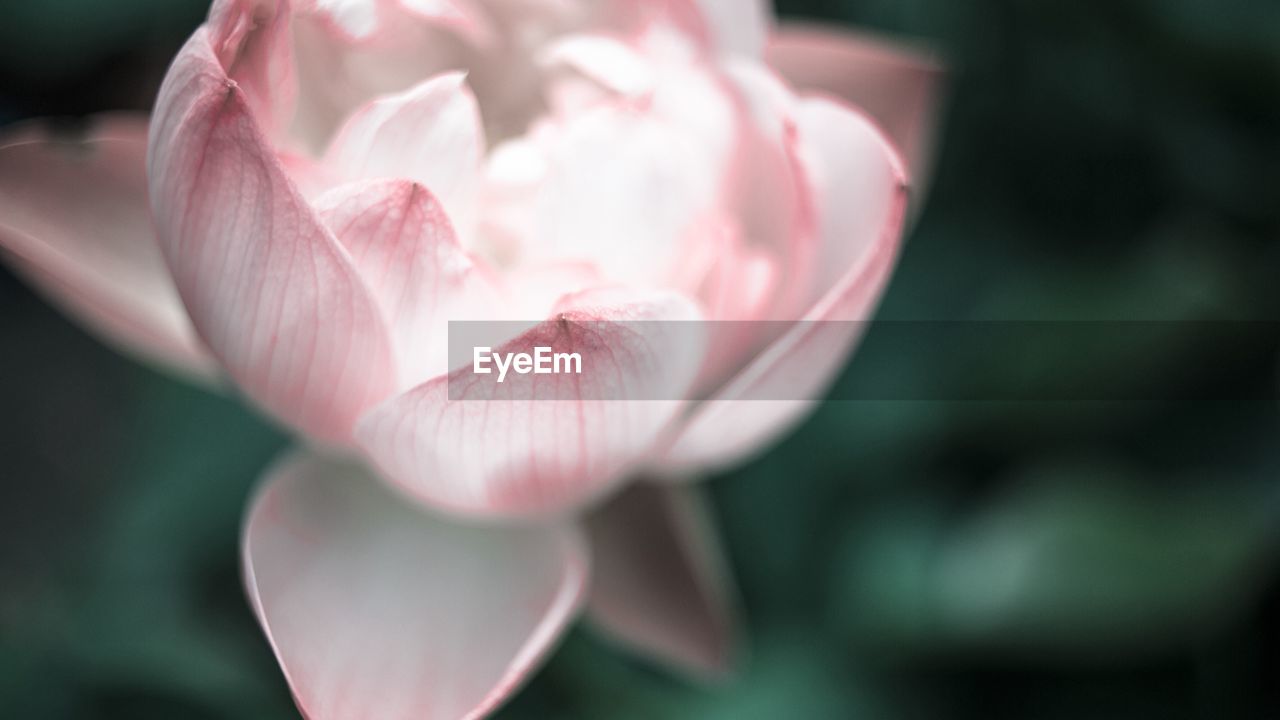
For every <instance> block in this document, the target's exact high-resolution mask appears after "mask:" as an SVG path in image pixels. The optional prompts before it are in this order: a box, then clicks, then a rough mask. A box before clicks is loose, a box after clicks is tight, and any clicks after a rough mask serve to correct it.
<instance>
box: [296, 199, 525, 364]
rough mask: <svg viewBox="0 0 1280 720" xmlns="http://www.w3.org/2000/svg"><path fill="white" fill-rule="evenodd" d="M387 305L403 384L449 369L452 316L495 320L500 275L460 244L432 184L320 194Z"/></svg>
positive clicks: (327, 218) (325, 213) (331, 221)
mask: <svg viewBox="0 0 1280 720" xmlns="http://www.w3.org/2000/svg"><path fill="white" fill-rule="evenodd" d="M316 208H317V210H318V211H319V212H320V217H321V219H322V220H324V222H325V224H326V225H328V227H329V229H330V230H332V231H333V233H334V234H335V235H337V237H338V240H339V242H341V243H342V244H343V246H344V247H346V249H347V252H349V253H350V254H351V259H352V261H353V262H354V263H355V267H356V269H357V270H358V271H359V272H360V274H361V276H362V277H363V278H364V282H365V285H366V287H368V288H369V291H370V292H371V293H372V294H373V297H374V299H375V300H377V302H378V304H379V306H380V307H381V308H382V312H383V317H384V318H386V321H387V325H388V327H389V328H390V330H391V336H392V340H393V341H394V343H395V345H396V356H397V358H398V359H399V363H398V367H399V377H400V381H399V387H400V388H401V389H408V388H410V387H413V386H414V385H417V384H419V383H421V382H423V381H425V380H428V379H430V378H433V377H437V376H439V375H443V374H444V373H445V372H447V371H448V369H449V368H448V355H447V352H446V351H447V342H448V339H449V338H448V329H449V322H450V321H460V320H488V319H492V318H493V317H495V316H496V315H497V309H498V306H499V303H500V296H499V293H498V290H497V288H496V287H495V286H494V285H493V277H492V276H491V274H490V273H489V272H488V271H486V270H485V269H484V268H482V267H481V266H478V265H477V264H476V262H475V261H474V260H473V259H472V258H471V257H470V256H468V255H467V253H466V252H465V251H464V250H463V249H462V247H461V246H460V245H459V244H458V239H457V237H456V236H455V235H454V231H453V226H452V225H451V224H450V222H449V218H448V217H446V216H445V212H444V209H443V208H442V207H441V206H440V202H439V201H437V200H436V198H435V196H434V195H432V194H431V191H429V190H427V189H426V188H424V187H423V186H421V185H419V184H417V183H415V182H412V181H409V180H374V181H369V182H360V183H353V184H351V185H346V186H343V187H340V188H337V189H335V190H333V191H331V192H329V193H328V194H326V195H325V196H323V197H321V198H319V199H318V200H317V201H316Z"/></svg>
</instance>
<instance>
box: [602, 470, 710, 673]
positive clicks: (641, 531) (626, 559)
mask: <svg viewBox="0 0 1280 720" xmlns="http://www.w3.org/2000/svg"><path fill="white" fill-rule="evenodd" d="M587 531H588V537H589V538H590V540H591V555H592V559H593V563H592V564H593V567H594V571H593V573H592V578H591V596H590V600H589V601H588V603H587V618H588V619H589V620H591V621H592V623H593V624H594V625H595V626H596V627H598V628H599V629H600V630H601V631H602V632H603V633H604V634H606V635H608V636H611V637H612V638H614V639H616V640H618V641H619V642H621V643H623V644H625V645H627V646H628V647H631V648H634V649H635V650H637V651H639V652H642V653H644V654H647V655H650V656H652V657H653V658H654V659H656V660H658V661H659V662H662V663H666V664H670V665H674V666H675V667H677V668H680V669H682V670H686V671H689V672H691V673H693V674H695V675H698V676H702V677H709V678H714V677H721V676H723V675H724V674H725V673H727V672H728V671H729V670H730V669H731V664H732V659H733V654H734V647H733V642H734V637H733V636H734V621H733V615H734V613H733V603H732V602H731V598H730V591H729V575H728V571H727V569H726V568H725V564H724V558H723V556H722V554H721V550H720V545H719V539H718V537H717V536H716V531H715V528H714V527H713V525H712V523H711V517H710V514H709V508H708V507H706V505H705V503H704V499H703V498H702V497H701V495H700V494H699V491H698V488H694V487H661V486H657V485H654V484H651V483H637V484H635V485H633V486H631V487H629V488H627V489H626V490H624V491H623V492H622V493H621V494H620V495H618V497H616V498H614V499H612V500H610V501H609V502H608V503H607V504H605V505H604V506H603V507H601V508H600V509H598V510H596V511H595V512H593V513H591V514H590V515H588V516H587Z"/></svg>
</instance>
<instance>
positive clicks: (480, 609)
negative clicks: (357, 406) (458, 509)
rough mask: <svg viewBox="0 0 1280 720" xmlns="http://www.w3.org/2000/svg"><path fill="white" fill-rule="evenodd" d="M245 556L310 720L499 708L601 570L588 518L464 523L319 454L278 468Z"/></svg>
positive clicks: (259, 502) (469, 714)
mask: <svg viewBox="0 0 1280 720" xmlns="http://www.w3.org/2000/svg"><path fill="white" fill-rule="evenodd" d="M243 562H244V573H245V582H246V585H247V587H248V591H249V597H250V600H251V601H252V604H253V608H254V611H255V612H256V614H257V616H258V620H259V622H260V623H261V624H262V627H263V629H264V630H265V631H266V634H267V638H268V639H269V640H270V642H271V646H272V649H273V650H274V651H275V654H276V658H277V660H279V662H280V665H281V667H282V668H283V670H284V673H285V676H286V677H287V679H288V681H289V686H290V688H291V689H292V690H293V694H294V698H295V699H296V701H297V703H298V706H299V709H300V710H301V711H302V713H303V714H304V715H305V716H306V717H307V718H309V720H365V719H367V718H377V719H378V720H431V719H433V718H438V719H440V720H456V719H457V718H477V717H481V716H483V715H486V714H488V713H489V712H491V711H493V710H494V709H495V708H496V707H497V706H498V705H499V704H501V703H502V702H503V700H505V699H506V698H507V697H509V696H510V695H511V694H512V693H513V692H514V691H515V690H516V688H517V687H518V686H519V685H520V684H521V683H522V682H523V681H524V680H525V679H526V678H527V676H528V675H529V673H530V672H532V671H533V670H534V669H535V668H536V667H537V666H538V664H539V663H540V662H541V660H542V657H543V656H544V655H545V654H546V653H547V652H548V651H549V650H550V648H551V647H552V646H553V645H554V644H555V641H556V639H557V638H558V636H559V635H560V634H561V632H562V631H563V630H564V628H565V627H566V626H567V625H568V624H569V623H570V622H571V621H572V619H573V617H574V615H575V613H576V611H577V608H578V606H579V604H580V602H581V599H582V596H583V595H584V594H585V585H586V579H587V571H588V556H587V552H586V549H585V543H583V542H582V541H581V538H580V537H579V534H578V533H577V532H575V531H574V530H573V529H572V528H569V527H559V526H554V525H551V526H545V527H525V528H518V527H501V528H499V527H479V526H467V525H459V524H455V523H454V522H452V521H447V520H445V519H443V518H438V517H435V516H432V515H429V514H426V513H424V512H422V511H421V509H420V508H416V507H414V506H413V505H412V504H411V503H406V502H404V501H403V500H401V499H400V498H398V497H396V496H395V495H394V494H393V493H391V492H389V491H388V490H387V489H386V488H384V487H382V486H381V485H380V484H379V483H378V482H377V481H376V480H375V479H373V478H372V477H370V476H368V474H367V473H365V472H364V471H363V470H361V469H359V468H355V467H348V466H343V465H337V464H333V463H329V462H326V461H324V460H321V459H319V458H318V457H315V456H308V455H298V456H294V457H292V458H290V459H288V460H286V461H285V462H283V463H281V464H280V465H279V466H277V467H276V468H275V469H274V470H273V471H272V472H271V473H270V474H269V475H268V477H267V478H266V481H265V483H264V486H263V487H262V489H261V490H260V491H259V493H258V495H257V497H256V498H255V499H254V501H253V504H252V506H251V508H250V510H249V514H248V517H247V520H246V523H245V529H244V538H243Z"/></svg>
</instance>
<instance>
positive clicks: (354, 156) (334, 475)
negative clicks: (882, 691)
mask: <svg viewBox="0 0 1280 720" xmlns="http://www.w3.org/2000/svg"><path fill="white" fill-rule="evenodd" d="M766 5H767V3H765V2H762V1H750V0H748V1H744V0H650V1H646V0H309V1H308V0H292V1H290V0H218V1H217V2H215V3H214V6H213V8H212V10H211V12H210V15H209V17H208V20H207V21H206V22H205V23H204V24H203V25H202V26H201V27H200V28H199V29H198V30H197V31H196V32H195V34H194V35H193V36H192V37H191V38H190V39H189V40H188V42H187V43H186V45H185V46H184V47H183V48H182V50H181V51H180V53H179V54H178V56H177V58H176V59H175V60H174V61H173V64H172V66H171V67H170V69H169V71H168V74H167V76H166V78H165V80H164V83H163V86H162V88H161V89H160V92H159V97H158V99H157V102H156V106H155V110H154V112H153V114H152V115H151V117H150V118H149V120H148V119H144V118H137V117H131V116H122V115H121V116H104V117H101V118H97V120H96V122H95V123H94V126H93V128H92V131H91V132H90V133H89V134H88V136H87V137H86V138H83V139H81V140H78V141H71V140H68V139H65V138H63V139H58V138H54V137H52V136H50V135H49V134H47V133H45V132H44V131H42V130H41V129H40V127H39V126H25V127H20V128H16V129H10V130H9V132H8V135H7V138H6V140H5V141H4V142H3V149H2V150H0V212H2V216H0V239H2V241H3V247H4V248H5V250H6V251H7V253H6V254H7V257H8V258H9V259H10V260H11V261H12V263H13V265H14V267H15V268H17V269H18V270H19V271H20V272H21V273H22V274H24V275H25V276H26V277H28V278H29V279H30V281H31V282H32V283H33V284H34V285H35V286H36V287H37V288H39V289H40V290H41V291H43V292H44V293H45V294H46V295H47V297H48V298H49V299H50V300H51V301H52V302H54V303H56V304H58V305H59V306H61V307H62V308H63V309H65V310H66V311H67V312H68V313H69V314H70V315H71V316H73V317H75V318H78V319H79V320H81V321H83V322H84V323H85V324H86V325H87V326H88V327H89V328H90V329H91V330H92V331H94V332H95V333H97V334H99V335H100V336H101V337H103V338H105V339H106V340H107V341H108V342H111V343H113V344H115V345H117V346H118V347H120V348H122V349H124V350H126V351H128V352H132V353H135V354H137V355H139V356H141V357H143V358H146V359H148V360H151V361H155V362H158V363H160V364H162V365H164V366H165V367H168V368H170V369H173V370H175V371H177V372H179V373H181V374H183V375H184V376H186V377H189V378H193V379H195V380H197V381H199V382H205V383H207V384H209V385H210V386H211V387H221V386H230V387H233V388H234V389H236V390H237V391H238V392H240V393H241V394H243V396H244V397H246V398H247V399H248V400H249V401H251V402H252V403H254V404H255V405H257V406H258V407H260V408H261V409H262V410H263V411H264V412H266V413H267V414H269V415H270V416H272V417H273V418H275V419H276V420H278V421H279V422H280V423H281V424H282V425H284V426H286V427H287V428H289V429H291V430H292V431H294V432H295V433H296V435H297V436H298V437H299V438H300V439H301V441H302V444H303V446H304V447H305V448H307V449H302V450H298V451H296V452H295V453H294V454H293V455H291V456H289V457H288V458H285V459H284V460H282V461H281V462H280V463H279V464H278V465H277V466H276V467H275V468H273V469H271V470H270V471H269V472H268V473H267V474H266V477H265V479H264V480H263V483H262V485H261V489H260V490H259V492H258V493H257V495H256V498H255V499H254V500H253V502H252V504H251V507H250V509H249V512H248V515H247V519H246V523H245V529H244V537H243V563H244V573H245V578H246V583H247V588H248V592H249V596H250V598H251V601H252V605H253V608H254V610H255V612H256V613H257V616H258V618H259V620H260V621H261V624H262V626H263V628H264V630H265V632H266V634H267V636H268V638H269V640H270V642H271V645H272V647H273V648H274V650H275V653H276V656H277V658H278V659H279V662H280V665H281V667H282V668H283V670H284V673H285V675H286V677H287V679H288V682H289V685H290V687H291V689H292V691H293V693H294V695H295V697H296V699H297V703H298V706H299V708H300V709H301V711H302V712H303V714H304V715H305V716H307V717H309V718H312V719H313V720H329V719H333V718H337V719H348V718H379V719H380V720H396V719H398V718H457V717H478V716H481V715H484V714H486V713H487V712H489V711H491V710H493V709H494V708H495V707H496V706H498V705H499V704H500V703H501V702H502V701H503V699H504V698H506V697H508V696H509V695H510V694H511V693H512V692H513V690H514V689H515V688H516V687H517V686H518V685H519V684H520V683H521V681H522V680H523V679H524V678H525V677H526V676H527V675H528V673H529V672H530V671H531V670H532V669H534V668H535V667H536V666H537V665H538V664H539V662H540V660H541V659H542V658H543V656H544V655H545V654H546V653H547V652H548V650H549V649H550V648H551V647H552V646H553V645H554V643H555V641H556V639H557V638H558V637H559V636H560V635H561V634H562V632H563V631H564V630H565V628H566V626H567V625H569V624H570V623H571V622H572V621H573V620H574V618H575V617H577V616H578V615H579V613H580V612H585V614H586V615H587V617H588V618H589V619H590V620H591V621H592V622H593V623H594V624H595V625H596V626H597V627H598V628H600V629H601V630H602V631H603V632H604V633H606V634H608V635H610V636H612V637H614V638H615V639H617V640H618V641H619V642H621V643H623V644H626V645H629V646H632V647H634V648H636V649H637V650H640V651H644V652H647V653H649V654H650V655H652V656H654V657H656V658H658V659H659V660H662V661H665V662H667V663H669V664H671V665H674V666H676V667H680V668H684V669H687V670H690V671H693V672H695V673H701V674H704V675H716V674H719V673H722V672H724V671H725V670H726V668H727V666H728V664H729V661H730V659H731V656H732V654H733V652H732V643H731V626H732V623H731V621H730V616H731V612H730V611H731V605H732V603H731V602H730V596H731V593H730V592H729V590H728V589H727V584H726V580H727V578H726V577H725V573H724V571H723V568H722V564H721V561H720V559H719V555H718V550H717V548H716V546H715V541H714V533H713V532H712V531H711V529H710V526H709V519H708V517H707V515H706V512H705V508H703V507H702V506H701V505H700V502H699V500H698V497H697V495H696V494H695V492H696V491H695V489H694V488H693V487H691V486H690V485H689V484H688V483H687V482H686V481H687V480H689V479H692V478H696V477H698V476H699V475H700V473H701V472H702V471H704V470H705V469H706V468H709V467H715V466H721V465H725V464H728V463H732V462H736V461H740V460H741V459H742V458H744V457H746V456H748V455H749V454H750V453H752V452H756V451H759V450H760V449H762V448H764V447H766V446H767V444H768V443H769V441H770V440H772V439H773V438H775V437H777V436H778V435H780V434H781V433H783V432H784V431H785V430H786V429H788V428H789V427H791V426H793V425H794V424H795V422H796V421H797V420H799V419H800V418H802V417H803V416H804V414H805V411H806V410H807V408H809V407H810V406H811V405H812V403H813V402H814V401H815V399H816V398H818V397H820V394H821V392H822V390H823V389H824V388H825V387H826V385H827V384H828V383H829V382H830V381H831V379H832V377H833V375H834V374H835V373H836V372H837V371H838V369H839V368H840V367H841V366H842V364H843V363H844V362H845V360H846V357H847V354H848V353H849V352H850V351H851V349H852V346H853V344H854V342H855V341H856V337H855V334H856V333H855V325H853V324H850V323H820V322H818V323H803V324H795V325H794V326H793V327H791V328H790V329H788V330H785V331H783V332H770V331H766V330H763V329H762V330H761V331H760V332H758V333H756V334H754V335H753V334H752V333H751V332H746V333H741V332H740V333H736V334H734V336H733V337H717V336H713V335H712V334H711V332H710V331H708V335H707V336H706V337H702V338H701V341H700V342H697V343H691V342H687V341H681V342H675V341H673V340H672V338H671V337H668V336H666V335H664V334H663V333H661V332H632V331H629V330H628V331H625V332H624V331H609V330H608V329H607V328H608V327H610V326H609V325H608V324H607V323H608V322H611V321H627V322H629V321H632V320H681V321H699V320H797V319H805V320H816V321H822V320H860V319H864V318H867V317H868V316H869V315H870V313H871V312H872V311H873V307H874V304H875V302H876V301H877V299H878V297H879V296H880V294H881V293H882V291H883V289H884V287H885V285H886V283H887V282H888V279H889V276H890V272H891V269H892V266H893V263H894V260H895V257H896V254H897V249H898V246H899V241H900V237H901V235H902V232H903V226H904V224H905V223H906V222H907V218H908V215H909V202H908V197H907V196H908V187H909V186H910V185H913V184H914V185H916V186H917V187H918V186H919V185H920V184H921V182H920V181H921V179H922V178H923V177H924V175H925V173H926V171H927V163H928V157H929V148H928V144H929V140H930V131H931V128H930V121H931V117H932V103H933V101H934V91H935V89H936V84H937V71H936V69H935V68H934V66H933V65H932V64H931V63H930V62H929V61H928V60H927V58H924V57H922V56H920V55H917V54H914V53H911V52H907V51H902V50H896V49H893V48H891V47H889V46H887V45H884V44H881V43H879V42H877V41H869V40H865V39H860V38H856V37H852V36H848V35H844V34H841V33H838V32H834V31H826V30H820V29H812V28H809V29H805V28H799V29H786V28H783V29H775V28H774V26H773V20H772V17H771V12H770V10H769V8H768V7H767V6H766ZM458 319H470V320H499V319H517V320H533V321H542V324H540V325H534V326H533V327H532V328H531V330H530V331H529V333H527V334H525V335H521V336H518V337H514V338H511V339H510V340H509V343H508V347H510V348H515V349H519V348H522V347H527V346H528V344H529V343H531V342H535V341H536V338H537V337H538V335H539V333H557V332H559V333H563V332H570V333H572V331H573V328H575V327H582V326H584V324H585V323H592V322H596V321H604V322H605V323H606V324H605V325H602V326H600V327H604V328H606V329H604V330H602V331H599V332H595V333H594V334H593V341H592V342H590V343H583V344H582V345H581V349H582V352H583V353H584V354H585V355H586V360H585V361H586V363H587V364H588V365H591V366H592V367H595V368H604V369H606V370H607V371H608V376H609V377H611V378H615V379H617V378H621V379H623V382H622V387H624V389H625V390H624V394H623V396H622V397H616V398H612V399H611V400H609V401H607V402H586V401H585V400H584V398H585V394H589V392H590V391H591V390H592V388H591V387H590V385H591V383H595V382H601V380H600V377H601V375H600V374H599V373H597V374H596V375H595V376H593V377H589V378H586V379H584V380H583V381H582V382H581V383H576V384H573V383H569V384H563V385H558V386H556V387H555V389H554V391H553V392H554V393H555V394H556V396H555V398H553V400H552V401H550V402H545V403H544V402H533V401H532V400H527V399H526V400H518V399H513V400H511V401H509V402H480V403H468V402H463V401H458V400H457V399H456V398H452V397H451V396H450V393H449V392H448V383H449V378H450V375H449V372H450V370H451V368H450V367H449V361H448V358H447V355H446V354H445V353H444V347H445V345H446V344H447V342H446V329H447V324H448V322H449V321H450V320H458ZM710 326H711V324H708V327H710ZM645 327H658V326H657V325H654V326H648V325H646V326H645ZM735 327H748V328H749V327H755V326H754V325H750V324H747V325H741V326H735ZM759 327H761V328H776V327H777V324H776V323H761V324H760V325H759ZM651 381H652V382H658V381H661V382H662V383H666V384H668V385H671V384H675V385H677V386H679V387H684V388H688V389H690V392H692V391H693V389H694V388H697V391H698V393H699V399H698V400H697V401H692V400H691V401H688V402H681V401H680V400H679V398H675V399H673V400H671V401H664V402H643V401H641V400H643V399H644V398H642V397H641V393H643V391H644V388H645V387H648V386H647V385H646V383H649V382H651ZM584 384H585V385H586V387H584ZM779 385H785V386H787V387H788V388H790V390H789V392H790V393H792V396H793V397H795V398H797V400H796V401H794V402H776V401H774V402H761V401H759V400H752V399H751V398H753V397H756V398H758V397H759V395H758V393H759V392H760V391H761V390H762V389H767V388H769V387H773V386H779ZM626 392H633V393H634V397H631V396H628V395H626V394H625V393H626ZM513 397H515V396H513ZM629 399H634V400H636V401H635V402H628V400H629ZM589 558H591V561H590V562H589ZM589 568H590V569H589ZM589 578H590V579H589Z"/></svg>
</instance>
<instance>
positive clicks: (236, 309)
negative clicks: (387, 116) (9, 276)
mask: <svg viewBox="0 0 1280 720" xmlns="http://www.w3.org/2000/svg"><path fill="white" fill-rule="evenodd" d="M149 147H150V158H149V162H150V173H149V175H150V186H151V204H152V207H153V209H154V210H155V215H156V229H157V233H158V236H159V239H160V246H161V249H162V250H163V251H164V255H165V259H166V261H167V262H168V264H169V267H170V269H171V270H172V272H173V276H174V279H175V280H176V283H177V287H178V291H179V293H180V294H181V296H182V299H183V302H184V303H185V304H186V307H187V310H188V312H189V313H190V315H191V318H192V320H193V321H194V323H195V327H196V330H197V331H198V332H199V334H200V337H201V338H203V339H204V341H205V344H206V345H207V346H208V347H209V349H210V350H211V351H212V352H213V354H214V355H215V356H216V357H217V358H218V359H219V361H220V362H221V364H222V365H223V367H224V368H225V369H226V371H227V373H228V374H229V375H230V376H231V378H232V379H233V380H235V382H236V383H237V384H238V385H239V386H240V387H241V388H243V389H244V390H245V391H246V392H247V393H248V394H249V395H250V396H251V397H252V398H253V399H254V400H256V401H257V402H258V403H260V404H261V405H262V406H263V407H264V408H266V409H267V410H268V411H269V412H271V413H272V414H273V415H275V416H277V417H278V418H280V419H281V420H283V421H284V422H286V423H287V424H289V425H291V426H293V427H296V428H298V429H300V430H302V431H303V432H306V433H308V434H310V435H312V436H314V437H316V438H318V439H321V440H324V441H327V442H334V443H345V442H346V441H347V440H348V439H349V437H350V431H351V428H352V426H353V424H354V422H355V419H356V418H357V417H358V416H359V415H361V414H362V413H363V412H364V411H365V410H366V409H367V408H368V407H370V406H371V405H372V404H374V403H376V402H378V401H380V400H382V399H383V398H385V397H386V395H387V394H388V393H390V392H391V391H392V389H393V388H394V385H395V366H394V358H393V356H392V350H391V344H390V340H389V337H388V334H387V330H386V328H385V326H384V324H383V321H382V318H381V316H380V314H379V311H378V308H377V306H376V304H375V303H374V301H373V299H372V298H371V296H370V295H369V293H368V291H367V290H366V289H365V287H364V284H363V283H362V282H361V279H360V277H359V275H358V273H357V272H356V270H355V268H354V267H353V266H352V264H351V261H350V259H349V258H348V257H347V255H346V253H345V252H344V251H343V250H342V248H341V246H339V244H338V242H337V240H336V239H335V238H334V237H333V235H332V234H331V233H330V232H329V231H328V230H327V229H326V228H325V226H324V225H323V224H322V223H321V222H320V220H319V218H318V217H317V216H316V214H315V212H314V211H313V210H312V208H311V206H310V205H308V204H307V202H306V201H305V200H304V199H303V198H302V197H301V196H300V195H299V193H298V190H297V188H295V187H294V186H293V184H292V183H291V181H290V180H289V178H288V176H287V175H286V173H285V171H284V169H283V168H282V167H281V164H280V162H279V160H278V159H277V158H276V157H275V155H274V154H273V153H272V151H271V149H270V148H269V147H268V145H267V141H266V139H265V138H264V137H263V135H262V132H261V131H260V130H259V128H258V126H257V125H256V123H255V122H254V119H253V116H252V114H251V113H250V111H249V108H248V106H247V104H246V102H245V99H244V96H243V94H242V92H241V91H240V90H239V88H238V87H237V86H236V84H235V83H234V82H233V81H231V80H229V79H228V78H227V77H226V75H225V74H224V73H223V71H222V67H221V66H220V65H219V64H218V62H217V60H216V58H215V57H214V55H213V51H212V48H211V47H210V45H209V42H208V36H207V34H206V31H205V30H203V29H202V30H198V31H197V32H196V34H195V35H194V36H193V37H192V38H191V40H190V41H188V43H187V45H186V46H185V47H184V48H183V50H182V52H181V53H180V54H179V55H178V58H177V59H176V60H175V61H174V64H173V66H172V67H171V68H170V70H169V74H168V76H167V77H166V79H165V83H164V85H163V87H162V88H161V90H160V98H159V101H158V104H157V108H156V114H155V117H154V119H153V121H152V126H151V137H150V146H149Z"/></svg>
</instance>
